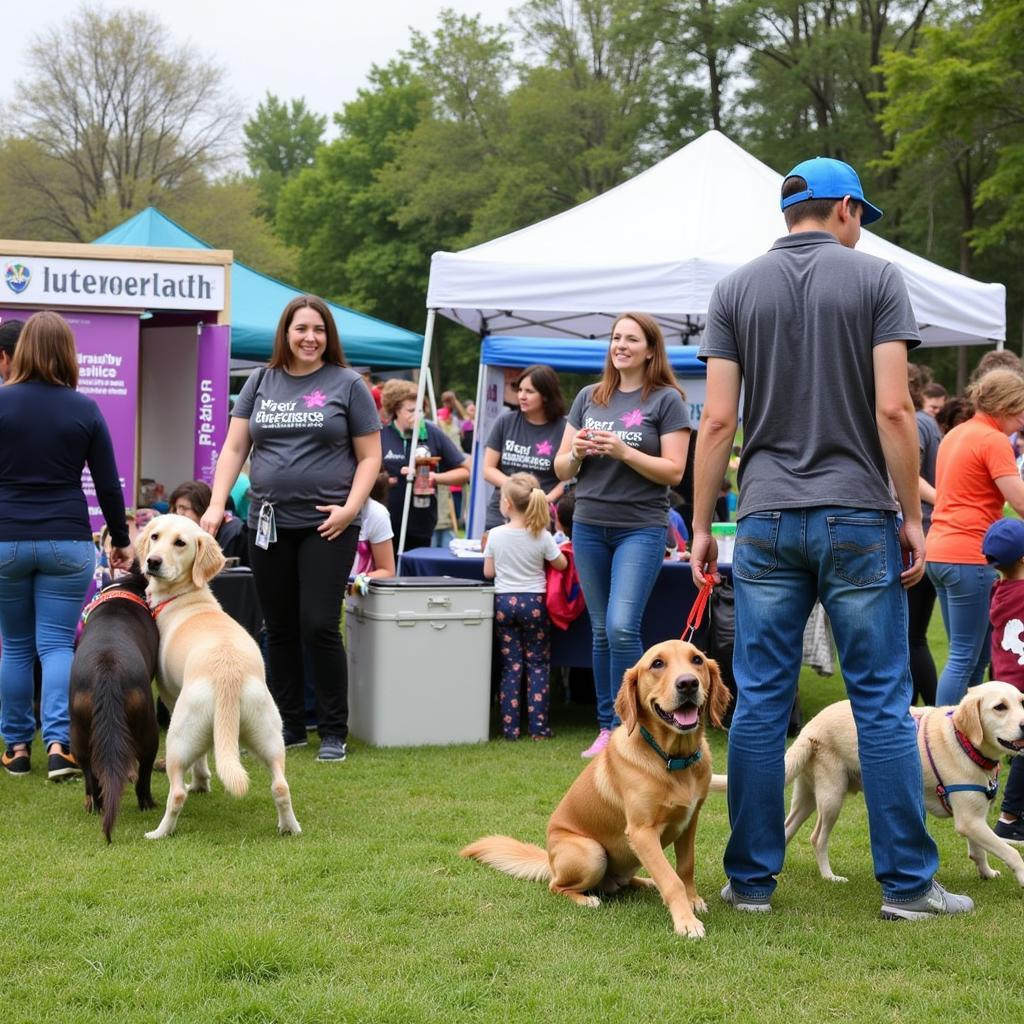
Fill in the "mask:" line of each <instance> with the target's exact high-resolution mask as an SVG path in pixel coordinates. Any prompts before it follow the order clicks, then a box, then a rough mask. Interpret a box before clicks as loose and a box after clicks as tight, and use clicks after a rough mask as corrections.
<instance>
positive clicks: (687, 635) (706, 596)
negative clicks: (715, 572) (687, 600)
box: [680, 576, 715, 640]
mask: <svg viewBox="0 0 1024 1024" xmlns="http://www.w3.org/2000/svg"><path fill="white" fill-rule="evenodd" d="M714 589H715V585H714V583H713V582H712V581H711V577H710V576H706V577H705V578H704V586H703V587H701V588H700V593H699V594H698V595H697V599H696V600H695V601H694V602H693V607H692V608H691V609H690V614H689V615H688V616H687V619H686V629H684V630H683V635H682V637H681V638H680V639H682V640H692V639H693V635H694V633H696V632H697V627H698V626H699V625H700V620H701V619H703V618H704V609H705V608H707V606H708V601H709V600H710V599H711V591H712V590H714Z"/></svg>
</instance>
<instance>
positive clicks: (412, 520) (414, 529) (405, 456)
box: [380, 422, 466, 537]
mask: <svg viewBox="0 0 1024 1024" xmlns="http://www.w3.org/2000/svg"><path fill="white" fill-rule="evenodd" d="M380 444H381V449H382V452H383V456H384V469H386V470H387V472H388V476H390V477H391V478H392V480H394V483H392V485H391V490H390V491H389V492H388V512H389V513H390V514H391V527H392V529H393V530H394V531H395V536H398V532H399V530H400V529H401V526H402V507H403V506H404V504H405V487H406V480H405V477H404V476H402V467H403V466H408V465H409V439H408V438H406V437H402V435H401V433H399V430H398V428H397V427H396V426H395V425H394V424H393V423H389V424H388V425H387V426H386V427H384V429H383V430H381V432H380ZM420 446H422V447H424V448H426V449H427V451H429V452H430V454H431V455H438V456H440V458H441V461H440V462H439V463H438V464H437V467H436V468H435V470H434V472H435V473H447V472H448V471H449V470H451V469H458V468H459V467H460V466H461V465H463V464H464V463H465V461H466V453H465V452H463V451H461V450H460V449H459V448H457V447H456V446H455V445H454V444H453V443H452V442H451V441H450V440H449V439H448V438H447V437H446V436H445V434H444V433H443V432H442V431H441V430H440V429H439V428H438V427H435V426H434V424H433V423H428V422H424V424H423V433H422V436H421V437H420V438H419V439H418V440H417V441H416V447H417V448H419V447H420ZM436 525H437V497H436V496H435V495H431V498H430V504H429V505H427V506H426V507H425V508H418V507H417V506H416V503H415V498H413V500H411V501H410V502H409V525H408V532H409V533H411V534H412V535H413V536H414V537H425V536H427V535H429V534H431V533H433V531H434V527H435V526H436Z"/></svg>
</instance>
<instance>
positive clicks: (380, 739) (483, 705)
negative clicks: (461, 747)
mask: <svg viewBox="0 0 1024 1024" xmlns="http://www.w3.org/2000/svg"><path fill="white" fill-rule="evenodd" d="M493 619H494V587H493V586H492V585H491V584H489V583H479V582H477V581H476V580H462V579H455V578H453V577H450V576H411V577H408V578H405V577H402V578H396V579H375V580H370V584H369V593H367V594H365V595H363V594H350V595H349V596H348V597H347V598H346V599H345V627H346V631H347V633H348V692H349V728H350V729H351V731H352V735H353V736H357V737H358V738H359V739H361V740H365V741H366V742H367V743H372V744H373V745H375V746H379V747H399V746H423V745H425V744H446V743H479V742H482V741H484V740H486V739H487V733H488V725H489V721H490V703H491V637H492V633H493V626H492V623H493Z"/></svg>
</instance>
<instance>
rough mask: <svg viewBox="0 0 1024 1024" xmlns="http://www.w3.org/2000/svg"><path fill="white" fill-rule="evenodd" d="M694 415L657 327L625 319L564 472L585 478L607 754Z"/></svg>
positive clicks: (585, 573)
mask: <svg viewBox="0 0 1024 1024" xmlns="http://www.w3.org/2000/svg"><path fill="white" fill-rule="evenodd" d="M689 434H690V414H689V409H688V408H687V405H686V402H685V398H684V395H683V392H682V391H681V390H680V388H679V385H678V384H677V383H676V380H675V377H674V375H673V373H672V368H671V366H670V364H669V361H668V354H667V352H666V351H665V339H664V337H663V336H662V333H661V328H660V327H659V326H658V322H657V321H656V320H655V319H654V318H653V317H651V316H648V315H647V314H645V313H624V314H622V315H621V316H620V317H619V318H618V319H617V320H616V321H615V323H614V324H613V326H612V335H611V343H610V345H609V347H608V355H607V357H606V359H605V365H604V373H603V374H602V377H601V380H600V381H599V382H598V383H597V384H591V385H588V386H587V387H585V388H584V389H583V390H582V391H581V392H580V393H579V394H578V395H577V396H576V400H575V401H574V402H573V405H572V408H571V409H570V410H569V417H568V424H567V426H566V428H565V435H564V436H563V438H562V444H561V447H560V448H559V451H558V455H557V457H556V458H555V472H556V473H557V475H558V477H559V479H561V480H569V479H570V478H572V477H573V476H575V477H577V480H578V483H577V485H576V511H575V515H574V518H573V535H572V542H573V553H574V554H575V556H576V567H577V571H578V572H579V577H580V584H581V585H582V587H583V595H584V597H585V598H586V602H587V611H588V612H589V613H590V625H591V627H592V630H593V635H594V684H595V687H596V690H597V721H598V727H599V731H598V734H597V738H596V739H595V740H594V742H593V743H592V744H591V746H590V747H588V748H587V750H585V751H584V752H583V756H584V757H593V756H595V755H596V754H598V753H600V751H601V750H603V749H604V747H605V746H606V745H607V743H608V740H609V739H610V738H611V730H612V729H613V728H614V727H615V726H616V725H617V724H618V722H617V720H616V717H615V696H616V694H617V693H618V689H619V683H620V682H621V680H622V676H623V674H624V673H625V671H626V669H628V668H630V667H631V666H632V665H633V664H634V663H635V662H636V661H637V660H638V659H639V658H640V655H641V654H642V653H643V645H642V642H641V639H640V625H641V622H642V621H643V616H644V609H645V608H646V607H647V599H648V598H649V597H650V595H651V590H652V589H653V587H654V583H655V581H656V580H657V578H658V572H659V571H660V569H661V563H662V561H663V559H664V556H665V538H666V531H667V527H668V506H669V503H668V489H669V487H670V486H671V485H673V484H677V483H679V481H680V480H681V479H682V476H683V470H684V469H685V466H686V450H687V443H688V441H689Z"/></svg>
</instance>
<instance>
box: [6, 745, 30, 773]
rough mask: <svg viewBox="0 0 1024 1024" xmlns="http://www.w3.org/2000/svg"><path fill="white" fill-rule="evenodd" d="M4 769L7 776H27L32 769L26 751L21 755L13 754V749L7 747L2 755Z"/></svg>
mask: <svg viewBox="0 0 1024 1024" xmlns="http://www.w3.org/2000/svg"><path fill="white" fill-rule="evenodd" d="M0 760H2V761H3V764H4V769H5V770H6V771H7V774H8V775H13V776H14V777H15V778H20V777H21V776H23V775H28V773H29V770H30V768H31V767H32V764H31V759H30V757H29V753H28V751H27V750H26V751H24V752H23V753H21V754H16V753H15V752H14V747H8V748H7V749H6V750H5V751H4V753H3V758H0Z"/></svg>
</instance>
